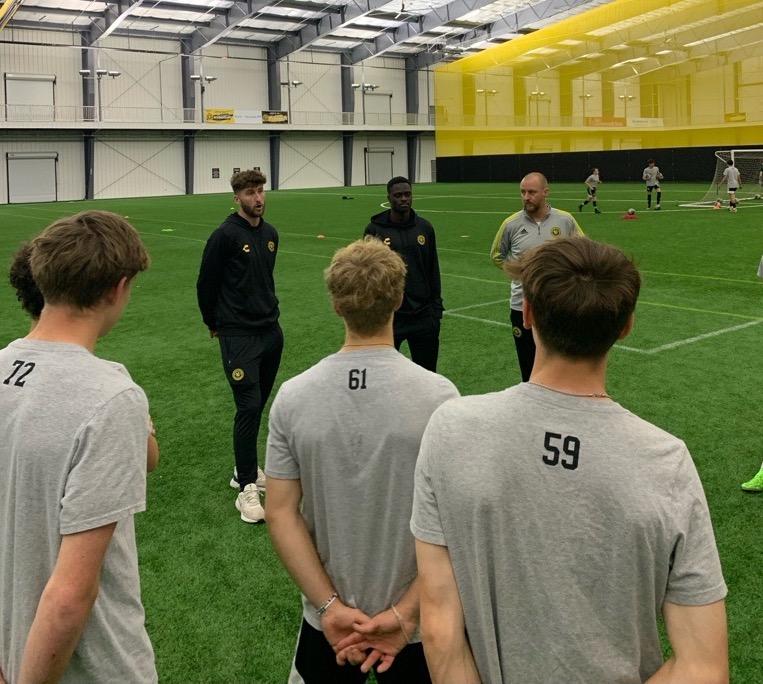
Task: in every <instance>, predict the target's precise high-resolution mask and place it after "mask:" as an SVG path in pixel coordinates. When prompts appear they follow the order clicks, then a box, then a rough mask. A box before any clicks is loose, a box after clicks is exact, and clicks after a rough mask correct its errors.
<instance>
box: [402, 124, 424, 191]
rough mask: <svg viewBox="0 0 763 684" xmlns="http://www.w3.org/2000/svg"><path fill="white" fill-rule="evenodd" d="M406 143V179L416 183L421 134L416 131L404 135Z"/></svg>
mask: <svg viewBox="0 0 763 684" xmlns="http://www.w3.org/2000/svg"><path fill="white" fill-rule="evenodd" d="M406 138H407V141H406V142H407V143H408V178H409V180H410V181H411V183H415V182H416V181H418V179H419V177H418V161H419V145H420V142H421V133H419V132H418V131H413V132H409V133H407V134H406Z"/></svg>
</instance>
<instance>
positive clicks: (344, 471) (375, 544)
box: [265, 349, 458, 629]
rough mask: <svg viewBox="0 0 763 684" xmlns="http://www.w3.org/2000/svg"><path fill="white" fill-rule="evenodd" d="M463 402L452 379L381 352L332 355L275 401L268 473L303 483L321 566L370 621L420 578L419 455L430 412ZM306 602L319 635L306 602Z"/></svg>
mask: <svg viewBox="0 0 763 684" xmlns="http://www.w3.org/2000/svg"><path fill="white" fill-rule="evenodd" d="M457 396H458V390H456V388H455V386H454V385H453V383H452V382H450V380H447V379H446V378H444V377H442V376H440V375H437V374H435V373H432V372H430V371H428V370H425V369H423V368H421V367H420V366H417V365H416V364H414V363H412V362H411V361H409V360H408V359H406V358H405V357H404V356H403V355H402V354H400V353H399V352H397V351H395V350H393V349H379V350H359V351H353V352H340V353H337V354H333V355H331V356H329V357H327V358H325V359H323V360H322V361H321V362H320V363H318V364H317V365H315V366H313V367H312V368H310V369H309V370H307V371H305V372H304V373H302V374H301V375H298V376H297V377H295V378H292V379H291V380H288V381H287V382H285V383H284V384H283V385H282V386H281V389H280V390H279V392H278V395H277V396H276V398H275V400H274V402H273V406H272V408H271V410H270V431H269V435H268V447H267V459H266V467H265V473H266V474H267V475H268V477H274V478H279V479H285V480H296V479H299V480H301V483H302V492H303V501H302V513H303V515H304V517H305V521H306V522H307V527H308V529H309V530H310V535H311V536H312V538H313V541H314V542H315V546H316V548H317V550H318V555H319V556H320V558H321V562H322V563H323V565H324V567H325V569H326V572H327V573H328V575H329V577H330V578H331V580H332V582H333V583H334V587H335V589H336V590H337V592H338V593H339V596H340V598H341V599H342V601H344V602H345V603H346V604H348V605H350V606H354V607H356V608H359V609H360V610H362V611H364V612H365V613H366V614H368V615H376V614H377V613H379V612H381V611H383V610H387V609H388V608H389V606H390V604H391V603H394V602H395V601H397V600H398V599H399V598H400V596H401V595H402V594H403V593H404V592H405V590H406V588H407V587H408V585H409V584H410V583H411V582H412V581H413V579H414V578H415V577H416V557H415V550H414V540H413V536H412V535H411V532H410V529H409V528H408V523H409V521H410V516H411V506H412V502H413V472H414V469H415V467H416V457H417V455H418V452H419V446H420V444H421V436H422V435H423V434H424V428H425V427H426V424H427V421H428V420H429V418H430V416H431V415H432V413H433V412H434V410H435V409H436V408H437V407H438V406H440V404H442V403H443V402H444V401H446V400H448V399H451V398H454V397H457ZM266 507H267V502H266ZM326 598H328V597H326ZM303 605H304V617H305V620H307V622H308V623H309V624H310V625H312V626H313V627H314V628H315V629H321V623H320V618H319V617H318V615H317V614H316V611H315V608H314V607H313V606H311V605H310V603H309V602H308V601H307V600H306V599H305V598H304V597H303Z"/></svg>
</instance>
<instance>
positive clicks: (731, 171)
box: [723, 166, 741, 192]
mask: <svg viewBox="0 0 763 684" xmlns="http://www.w3.org/2000/svg"><path fill="white" fill-rule="evenodd" d="M723 177H724V178H725V179H726V186H727V187H728V190H729V192H731V191H732V190H738V189H739V180H740V177H741V174H740V173H739V169H737V168H736V166H727V167H726V168H725V169H724V170H723Z"/></svg>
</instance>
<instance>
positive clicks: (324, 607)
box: [317, 592, 339, 615]
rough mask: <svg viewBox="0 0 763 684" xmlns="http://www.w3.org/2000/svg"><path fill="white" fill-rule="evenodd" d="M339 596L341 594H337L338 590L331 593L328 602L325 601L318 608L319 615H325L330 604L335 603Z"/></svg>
mask: <svg viewBox="0 0 763 684" xmlns="http://www.w3.org/2000/svg"><path fill="white" fill-rule="evenodd" d="M338 598H339V596H337V593H336V592H334V593H333V594H331V596H329V598H328V601H326V603H324V604H323V605H322V606H321V607H320V608H318V610H317V613H318V615H323V614H324V613H325V612H326V611H327V610H328V609H329V606H330V605H331V604H332V603H334V601H336V600H337V599H338Z"/></svg>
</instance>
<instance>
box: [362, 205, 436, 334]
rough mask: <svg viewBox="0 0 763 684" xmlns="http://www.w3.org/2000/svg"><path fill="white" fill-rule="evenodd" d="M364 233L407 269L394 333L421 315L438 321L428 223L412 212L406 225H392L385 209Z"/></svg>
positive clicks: (433, 254) (433, 244)
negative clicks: (387, 250) (396, 256)
mask: <svg viewBox="0 0 763 684" xmlns="http://www.w3.org/2000/svg"><path fill="white" fill-rule="evenodd" d="M364 234H365V235H374V236H376V237H378V238H379V239H381V240H382V241H383V242H384V244H385V245H388V246H389V247H390V249H393V250H394V251H395V252H397V253H398V254H399V255H400V256H401V257H403V259H404V261H405V264H406V266H407V267H408V275H407V276H406V279H405V293H404V295H403V305H402V306H401V307H400V308H399V309H398V310H397V311H396V312H395V322H394V325H395V331H396V332H398V331H399V330H400V329H401V328H405V327H407V326H408V325H410V324H411V323H412V322H413V321H414V320H417V319H419V318H421V317H423V316H431V315H434V316H436V317H437V318H442V312H443V310H444V307H443V305H442V295H441V292H440V262H439V261H438V259H437V243H436V241H435V236H434V228H433V227H432V224H431V223H429V221H427V220H426V219H423V218H421V217H420V216H419V215H418V214H416V212H415V211H413V209H411V214H410V217H409V219H408V222H407V223H392V221H391V220H390V211H389V209H388V210H387V211H383V212H381V213H380V214H376V216H372V217H371V223H369V224H368V226H367V227H366V230H365V233H364Z"/></svg>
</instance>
